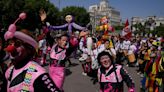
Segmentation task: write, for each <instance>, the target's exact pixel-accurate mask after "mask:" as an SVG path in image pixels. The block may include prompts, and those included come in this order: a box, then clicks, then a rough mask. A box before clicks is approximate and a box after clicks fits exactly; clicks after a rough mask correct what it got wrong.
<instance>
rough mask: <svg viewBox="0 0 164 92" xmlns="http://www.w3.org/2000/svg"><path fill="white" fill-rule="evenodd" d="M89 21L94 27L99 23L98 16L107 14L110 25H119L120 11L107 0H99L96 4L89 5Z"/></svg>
mask: <svg viewBox="0 0 164 92" xmlns="http://www.w3.org/2000/svg"><path fill="white" fill-rule="evenodd" d="M89 14H90V21H91V24H92V27H93V28H95V27H96V26H97V25H99V23H100V18H102V17H104V16H107V18H108V19H109V23H110V24H111V25H120V21H121V18H120V12H119V11H117V10H115V9H114V8H113V7H111V6H110V5H109V2H108V0H101V1H100V3H99V4H98V5H91V6H90V7H89Z"/></svg>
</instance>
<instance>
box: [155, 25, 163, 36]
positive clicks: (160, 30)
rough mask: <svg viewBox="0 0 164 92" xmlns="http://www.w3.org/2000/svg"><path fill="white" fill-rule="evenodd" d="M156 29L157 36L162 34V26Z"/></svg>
mask: <svg viewBox="0 0 164 92" xmlns="http://www.w3.org/2000/svg"><path fill="white" fill-rule="evenodd" d="M156 31H157V35H158V36H164V26H162V25H161V26H159V27H157V28H156Z"/></svg>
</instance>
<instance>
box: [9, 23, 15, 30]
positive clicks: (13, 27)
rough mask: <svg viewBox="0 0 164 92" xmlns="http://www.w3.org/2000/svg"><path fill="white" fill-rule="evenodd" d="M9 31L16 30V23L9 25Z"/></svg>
mask: <svg viewBox="0 0 164 92" xmlns="http://www.w3.org/2000/svg"><path fill="white" fill-rule="evenodd" d="M8 31H10V32H15V31H16V26H15V24H11V25H10V26H9V28H8Z"/></svg>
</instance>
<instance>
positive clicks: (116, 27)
mask: <svg viewBox="0 0 164 92" xmlns="http://www.w3.org/2000/svg"><path fill="white" fill-rule="evenodd" d="M114 28H115V30H122V29H123V28H124V26H115V27H114Z"/></svg>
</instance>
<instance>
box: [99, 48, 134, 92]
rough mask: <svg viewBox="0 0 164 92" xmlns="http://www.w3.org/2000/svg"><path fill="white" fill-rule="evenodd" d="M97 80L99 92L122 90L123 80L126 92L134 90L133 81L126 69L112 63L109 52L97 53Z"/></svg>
mask: <svg viewBox="0 0 164 92" xmlns="http://www.w3.org/2000/svg"><path fill="white" fill-rule="evenodd" d="M97 59H98V63H99V64H100V65H101V66H100V68H99V69H98V80H99V83H100V92H123V82H124V81H125V82H126V84H127V86H128V92H134V88H135V86H134V82H133V81H132V79H131V77H130V76H129V75H128V73H127V71H126V70H125V69H124V68H123V67H122V66H121V65H117V64H114V62H113V58H112V56H111V55H110V54H109V52H106V51H103V52H101V53H99V54H98V57H97Z"/></svg>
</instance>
